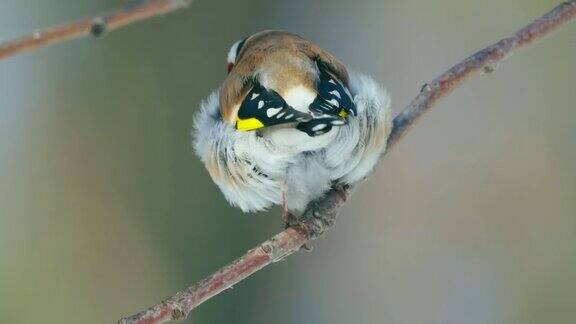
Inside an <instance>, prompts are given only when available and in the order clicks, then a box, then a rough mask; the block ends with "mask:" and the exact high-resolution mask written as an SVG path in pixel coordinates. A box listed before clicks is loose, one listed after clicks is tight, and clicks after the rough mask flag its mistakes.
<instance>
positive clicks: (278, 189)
mask: <svg viewBox="0 0 576 324" xmlns="http://www.w3.org/2000/svg"><path fill="white" fill-rule="evenodd" d="M350 91H351V93H352V96H353V99H354V103H355V104H356V108H357V110H358V115H357V116H355V117H353V116H351V117H349V118H348V124H346V125H344V126H340V127H334V128H333V130H332V131H330V132H329V133H327V134H324V135H320V136H317V137H309V136H308V135H306V134H305V133H302V132H300V131H298V130H296V129H293V128H289V127H286V126H284V127H270V128H269V129H263V130H262V131H259V132H257V131H250V132H241V131H237V130H235V129H234V127H233V126H232V125H230V124H228V123H226V122H224V121H223V120H222V118H221V117H220V114H219V104H218V90H216V91H214V93H212V94H211V95H210V96H209V97H208V98H207V99H206V100H205V101H204V102H203V103H202V106H201V110H200V111H199V112H198V113H197V115H196V118H195V123H194V131H193V137H194V148H195V150H196V154H197V155H198V156H199V157H200V159H201V160H202V162H203V163H204V164H205V165H206V168H207V169H208V172H209V173H210V175H211V176H212V179H213V180H214V182H215V183H216V184H217V185H218V187H219V188H220V190H221V191H222V193H223V194H224V196H225V197H226V199H227V200H228V201H229V202H230V203H231V204H232V205H234V206H237V207H239V208H241V209H242V210H243V211H245V212H249V211H257V210H263V209H266V208H269V207H271V206H272V205H279V204H281V203H282V196H283V193H284V194H285V195H286V202H287V205H288V209H289V210H291V211H293V212H298V211H302V210H304V208H305V207H306V205H307V204H308V203H309V202H310V201H312V200H314V199H317V198H319V197H321V196H322V195H323V194H324V193H325V192H326V191H327V190H328V189H329V188H330V185H331V184H332V183H333V182H340V183H347V184H351V183H355V182H357V181H359V180H362V179H363V178H365V177H366V176H367V175H368V174H370V173H371V172H372V170H373V169H374V166H375V165H376V163H377V162H378V158H379V157H380V155H381V153H382V152H383V151H384V149H385V147H386V140H387V138H388V135H389V133H390V129H391V121H392V118H391V112H390V98H389V96H388V93H387V92H386V91H385V90H384V89H383V88H381V87H380V86H379V85H378V84H377V83H376V82H375V81H374V80H372V79H371V78H370V77H367V76H364V75H361V74H356V73H351V75H350ZM296 97H297V96H296ZM289 99H290V100H289V101H297V100H300V99H299V98H289ZM306 100H308V98H306ZM287 101H288V100H287Z"/></svg>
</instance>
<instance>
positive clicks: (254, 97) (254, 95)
mask: <svg viewBox="0 0 576 324" xmlns="http://www.w3.org/2000/svg"><path fill="white" fill-rule="evenodd" d="M259 95H260V94H259V93H253V94H252V98H250V100H254V99H256V98H258V96H259Z"/></svg>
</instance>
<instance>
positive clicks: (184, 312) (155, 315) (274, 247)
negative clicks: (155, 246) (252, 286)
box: [119, 0, 576, 324]
mask: <svg viewBox="0 0 576 324" xmlns="http://www.w3.org/2000/svg"><path fill="white" fill-rule="evenodd" d="M574 19H576V0H571V1H566V2H564V3H562V4H560V5H559V6H557V7H556V8H554V9H553V10H552V11H550V12H548V13H547V14H545V15H544V16H542V17H540V18H538V19H536V20H535V21H533V22H532V23H530V24H529V25H527V26H525V27H524V28H522V29H520V30H519V31H517V32H516V33H515V34H513V35H512V36H510V37H507V38H504V39H502V40H501V41H499V42H497V43H495V44H493V45H491V46H489V47H487V48H485V49H483V50H481V51H479V52H477V53H475V54H473V55H472V56H470V57H468V58H466V59H465V60H463V61H462V62H460V63H458V64H456V65H455V66H453V67H452V68H450V69H449V70H448V71H446V72H444V73H443V74H442V75H440V76H439V77H437V78H436V79H434V80H433V81H432V82H430V83H428V84H426V85H424V87H422V90H421V91H420V93H419V94H418V95H417V96H416V98H414V100H412V102H411V103H410V104H409V105H408V106H407V107H406V108H405V109H404V110H403V111H402V112H401V113H400V114H399V115H398V116H397V117H396V118H394V122H393V128H392V133H391V135H390V137H389V138H388V149H390V148H392V147H393V146H395V145H396V144H397V143H398V142H399V141H400V140H401V139H402V138H403V136H404V135H405V134H406V133H407V132H408V130H409V129H410V128H411V127H412V126H413V125H414V124H415V123H416V121H418V119H419V118H420V117H421V116H422V115H423V114H424V113H425V112H427V111H429V110H430V108H432V106H433V105H434V104H435V103H436V102H437V101H438V100H440V99H441V98H443V97H445V96H446V95H447V94H449V93H451V92H452V91H453V90H454V89H456V88H457V87H458V86H459V85H460V84H462V83H463V82H464V81H465V80H466V79H468V78H469V77H472V76H475V75H478V74H481V73H483V72H492V71H493V70H494V66H495V65H496V64H497V63H499V62H500V61H502V60H503V59H505V58H506V57H507V56H509V55H511V54H512V52H513V51H514V50H516V49H520V48H523V47H525V46H527V45H529V44H531V43H534V42H536V41H539V40H541V39H543V38H545V37H546V36H549V35H550V34H552V33H553V32H555V31H557V30H559V29H560V28H562V27H563V26H564V25H566V24H567V23H569V22H571V21H573V20H574ZM351 190H352V188H338V189H336V188H334V189H332V190H330V191H329V192H328V193H327V194H326V195H325V196H324V197H323V198H321V199H319V200H317V201H314V202H312V203H310V205H309V206H308V209H307V211H306V212H305V213H304V215H303V219H304V220H303V221H302V222H300V223H297V224H294V226H293V227H292V228H288V229H286V230H284V231H282V232H280V233H279V234H277V235H276V236H274V237H273V238H272V239H270V240H268V241H266V242H264V243H262V244H260V245H259V246H258V247H256V248H255V249H253V250H250V251H248V253H246V254H245V255H244V256H242V257H241V258H239V259H237V260H236V261H234V262H233V263H231V264H229V265H227V266H225V267H224V268H222V269H220V270H218V271H217V272H215V273H214V274H212V275H211V276H209V277H207V278H205V279H204V280H202V281H200V282H198V283H196V284H195V285H193V286H190V287H189V288H187V289H185V290H183V291H181V292H179V293H177V294H176V295H174V296H173V297H170V298H168V299H166V300H164V301H163V302H161V303H159V304H157V305H154V306H152V307H150V308H149V309H147V310H145V311H143V312H141V313H138V314H136V315H133V316H130V317H127V318H123V319H121V320H120V321H119V323H124V324H128V323H137V324H144V323H148V324H151V323H164V322H167V321H170V320H182V319H185V318H186V317H187V316H188V314H189V313H190V311H192V310H193V309H194V308H196V307H197V306H198V305H200V304H201V303H203V302H205V301H206V300H208V299H210V298H212V297H213V296H215V295H217V294H219V293H221V292H222V291H224V290H226V289H228V288H230V287H232V286H233V285H235V284H237V283H238V282H240V281H242V280H244V279H245V278H247V277H248V276H250V275H251V274H253V273H255V272H256V271H258V270H260V269H262V268H264V267H265V266H267V265H269V264H271V263H273V262H276V261H279V260H281V259H282V258H285V257H286V256H288V255H290V254H292V253H294V252H296V251H298V250H299V249H300V247H301V246H302V245H304V244H305V243H306V242H307V241H308V240H310V239H314V238H316V237H318V236H319V235H320V234H321V233H323V232H324V231H325V230H327V229H328V228H329V227H330V226H332V224H333V222H334V220H335V218H336V215H337V214H338V211H339V210H340V207H341V206H342V205H343V204H344V202H345V200H346V196H347V194H349V193H351Z"/></svg>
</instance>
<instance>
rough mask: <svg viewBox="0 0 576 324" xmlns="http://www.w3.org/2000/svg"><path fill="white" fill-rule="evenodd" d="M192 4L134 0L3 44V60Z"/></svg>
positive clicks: (0, 51) (184, 0) (0, 55)
mask: <svg viewBox="0 0 576 324" xmlns="http://www.w3.org/2000/svg"><path fill="white" fill-rule="evenodd" d="M191 2H192V0H132V1H129V2H128V3H127V4H126V5H124V7H123V8H120V9H116V10H114V11H112V12H109V13H106V14H103V15H100V16H96V17H92V18H85V19H82V20H78V21H75V22H71V23H67V24H64V25H60V26H56V27H49V28H45V29H40V30H38V31H35V32H34V33H32V34H31V35H28V36H23V37H20V38H17V39H13V40H9V41H6V42H4V43H1V44H0V60H2V59H5V58H8V57H10V56H13V55H16V54H20V53H23V52H27V51H31V50H34V49H37V48H40V47H43V46H47V45H50V44H55V43H60V42H64V41H67V40H71V39H76V38H82V37H87V36H95V37H98V36H101V35H103V34H104V33H106V32H108V31H112V30H115V29H118V28H121V27H124V26H126V25H128V24H131V23H134V22H137V21H140V20H144V19H147V18H151V17H154V16H158V15H162V14H165V13H168V12H171V11H175V10H178V9H182V8H185V7H187V6H188V5H190V3H191Z"/></svg>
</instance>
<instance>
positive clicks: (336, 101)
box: [328, 99, 340, 107]
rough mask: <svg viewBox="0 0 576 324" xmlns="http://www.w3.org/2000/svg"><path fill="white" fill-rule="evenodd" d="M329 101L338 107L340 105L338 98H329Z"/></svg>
mask: <svg viewBox="0 0 576 324" xmlns="http://www.w3.org/2000/svg"><path fill="white" fill-rule="evenodd" d="M328 102H329V103H330V104H331V105H332V106H336V107H339V106H340V103H338V100H336V99H332V100H328Z"/></svg>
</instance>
